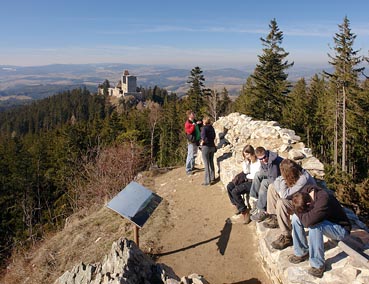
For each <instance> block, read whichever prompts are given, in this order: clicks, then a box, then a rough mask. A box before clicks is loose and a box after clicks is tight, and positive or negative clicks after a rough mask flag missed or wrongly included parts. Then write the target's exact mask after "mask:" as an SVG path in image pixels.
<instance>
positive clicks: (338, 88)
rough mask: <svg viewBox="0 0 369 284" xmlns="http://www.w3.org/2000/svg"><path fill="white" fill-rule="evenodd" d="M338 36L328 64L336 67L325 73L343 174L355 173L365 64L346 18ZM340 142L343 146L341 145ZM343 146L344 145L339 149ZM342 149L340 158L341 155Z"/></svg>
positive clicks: (335, 159) (337, 154)
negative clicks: (355, 44) (360, 94)
mask: <svg viewBox="0 0 369 284" xmlns="http://www.w3.org/2000/svg"><path fill="white" fill-rule="evenodd" d="M338 28H339V32H338V33H336V34H335V36H334V38H333V40H334V47H333V51H334V53H335V54H334V55H330V54H328V56H329V58H330V59H331V61H329V63H330V64H331V65H332V66H333V67H334V73H333V74H330V73H328V72H325V74H326V75H328V77H329V78H330V83H331V84H330V86H331V94H332V95H334V96H335V98H334V100H335V102H336V106H335V108H336V109H335V116H334V130H335V141H334V145H335V146H334V166H335V167H338V163H339V159H340V160H341V170H342V171H343V172H346V173H347V172H351V174H354V173H353V169H354V168H353V167H351V166H350V168H348V167H347V165H348V164H349V165H350V164H351V165H352V164H353V163H354V161H352V160H351V157H348V155H350V156H351V155H352V153H353V152H354V151H355V150H354V148H355V144H356V143H360V142H359V141H355V139H354V137H355V132H356V130H355V126H354V125H353V122H354V121H355V116H357V115H362V113H363V111H362V109H361V107H360V106H359V105H358V104H357V95H358V91H359V83H358V77H359V74H360V73H361V72H362V71H363V70H364V67H359V66H358V65H359V64H360V63H361V62H362V61H363V57H362V56H359V55H358V53H359V51H360V50H354V48H353V45H354V41H355V38H356V35H355V34H354V33H352V32H351V28H350V21H349V20H348V18H347V17H345V18H344V20H343V23H342V24H341V25H338ZM339 142H341V143H339ZM348 142H349V144H350V148H351V150H350V151H349V152H348V151H347V143H348ZM339 144H341V145H339ZM339 148H340V150H341V151H340V152H341V154H339Z"/></svg>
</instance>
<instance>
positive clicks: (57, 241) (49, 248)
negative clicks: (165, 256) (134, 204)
mask: <svg viewBox="0 0 369 284" xmlns="http://www.w3.org/2000/svg"><path fill="white" fill-rule="evenodd" d="M159 174H161V172H158V171H152V172H145V173H141V174H139V177H140V181H139V182H140V183H142V184H143V185H144V186H147V187H149V188H152V187H151V186H153V185H154V183H155V181H154V179H155V176H157V175H159ZM167 216H168V203H167V202H166V201H165V200H163V202H162V203H161V204H160V205H159V207H158V208H157V209H156V211H155V217H154V218H150V219H149V221H148V222H147V223H146V224H145V227H144V228H143V229H142V230H141V232H140V243H141V249H142V250H143V251H146V252H151V251H152V249H153V248H154V247H155V243H156V240H157V238H158V237H159V236H158V231H159V230H158V227H161V226H162V225H163V224H165V223H166V222H167ZM162 233H164V232H162ZM121 237H127V238H129V239H132V238H133V234H132V225H131V223H130V222H129V221H127V220H125V219H123V218H121V217H120V216H119V215H118V214H116V213H115V212H113V211H111V210H110V209H108V208H106V207H105V206H102V205H101V204H95V205H92V206H91V207H90V208H85V209H83V210H81V211H79V212H77V213H75V214H73V215H72V216H70V217H69V218H67V220H66V223H65V227H64V229H63V230H62V231H60V232H57V233H54V234H53V235H48V236H45V238H44V241H42V242H39V243H38V244H37V245H36V246H35V247H33V248H32V249H30V250H28V251H25V252H16V253H14V254H13V256H12V258H11V262H10V264H9V265H8V269H7V271H6V274H5V275H4V276H3V278H1V276H0V283H4V284H5V283H6V284H19V283H27V284H43V283H45V284H46V283H48V284H49V283H54V282H55V280H56V279H57V278H59V277H60V276H61V275H62V274H63V273H64V272H65V271H67V270H71V269H72V268H73V266H75V265H76V264H78V263H80V262H81V261H82V262H84V263H96V262H101V261H102V260H103V258H104V256H105V255H106V254H107V253H109V251H110V249H111V245H112V243H113V242H114V241H116V240H118V239H119V238H121Z"/></svg>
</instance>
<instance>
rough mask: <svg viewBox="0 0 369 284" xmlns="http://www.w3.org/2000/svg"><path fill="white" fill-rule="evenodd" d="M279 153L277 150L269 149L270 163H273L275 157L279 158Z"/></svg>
mask: <svg viewBox="0 0 369 284" xmlns="http://www.w3.org/2000/svg"><path fill="white" fill-rule="evenodd" d="M277 157H278V155H277V153H275V152H272V151H269V157H268V164H271V163H273V161H274V160H275V159H277Z"/></svg>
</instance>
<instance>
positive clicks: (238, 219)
mask: <svg viewBox="0 0 369 284" xmlns="http://www.w3.org/2000/svg"><path fill="white" fill-rule="evenodd" d="M230 220H231V223H232V224H248V223H250V222H251V220H250V212H249V210H248V209H246V210H245V211H243V212H242V213H240V214H237V215H233V216H232V217H231V218H230Z"/></svg>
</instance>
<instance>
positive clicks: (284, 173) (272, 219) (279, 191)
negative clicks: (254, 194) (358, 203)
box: [263, 159, 316, 249]
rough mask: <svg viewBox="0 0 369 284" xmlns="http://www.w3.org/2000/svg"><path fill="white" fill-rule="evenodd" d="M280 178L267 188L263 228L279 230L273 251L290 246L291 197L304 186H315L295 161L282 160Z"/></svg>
mask: <svg viewBox="0 0 369 284" xmlns="http://www.w3.org/2000/svg"><path fill="white" fill-rule="evenodd" d="M279 168H280V170H281V176H279V177H277V179H276V180H275V181H274V183H273V184H271V185H270V186H269V189H268V194H267V195H268V196H267V213H268V214H269V218H268V219H266V220H265V222H264V223H263V225H264V227H266V228H270V229H274V228H281V233H282V234H281V235H280V236H279V237H278V239H277V240H275V241H274V242H272V247H273V248H275V249H284V248H286V247H289V246H292V235H291V231H292V228H291V221H290V215H291V214H293V207H292V201H291V197H292V195H293V194H294V193H296V192H298V191H299V190H301V189H302V188H303V187H304V186H305V185H307V184H311V185H316V183H315V180H314V178H313V177H312V176H311V175H310V174H309V173H308V171H307V170H305V169H303V168H301V166H300V165H298V164H297V163H296V162H295V161H292V160H290V159H284V160H283V161H282V162H281V164H280V166H279Z"/></svg>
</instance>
